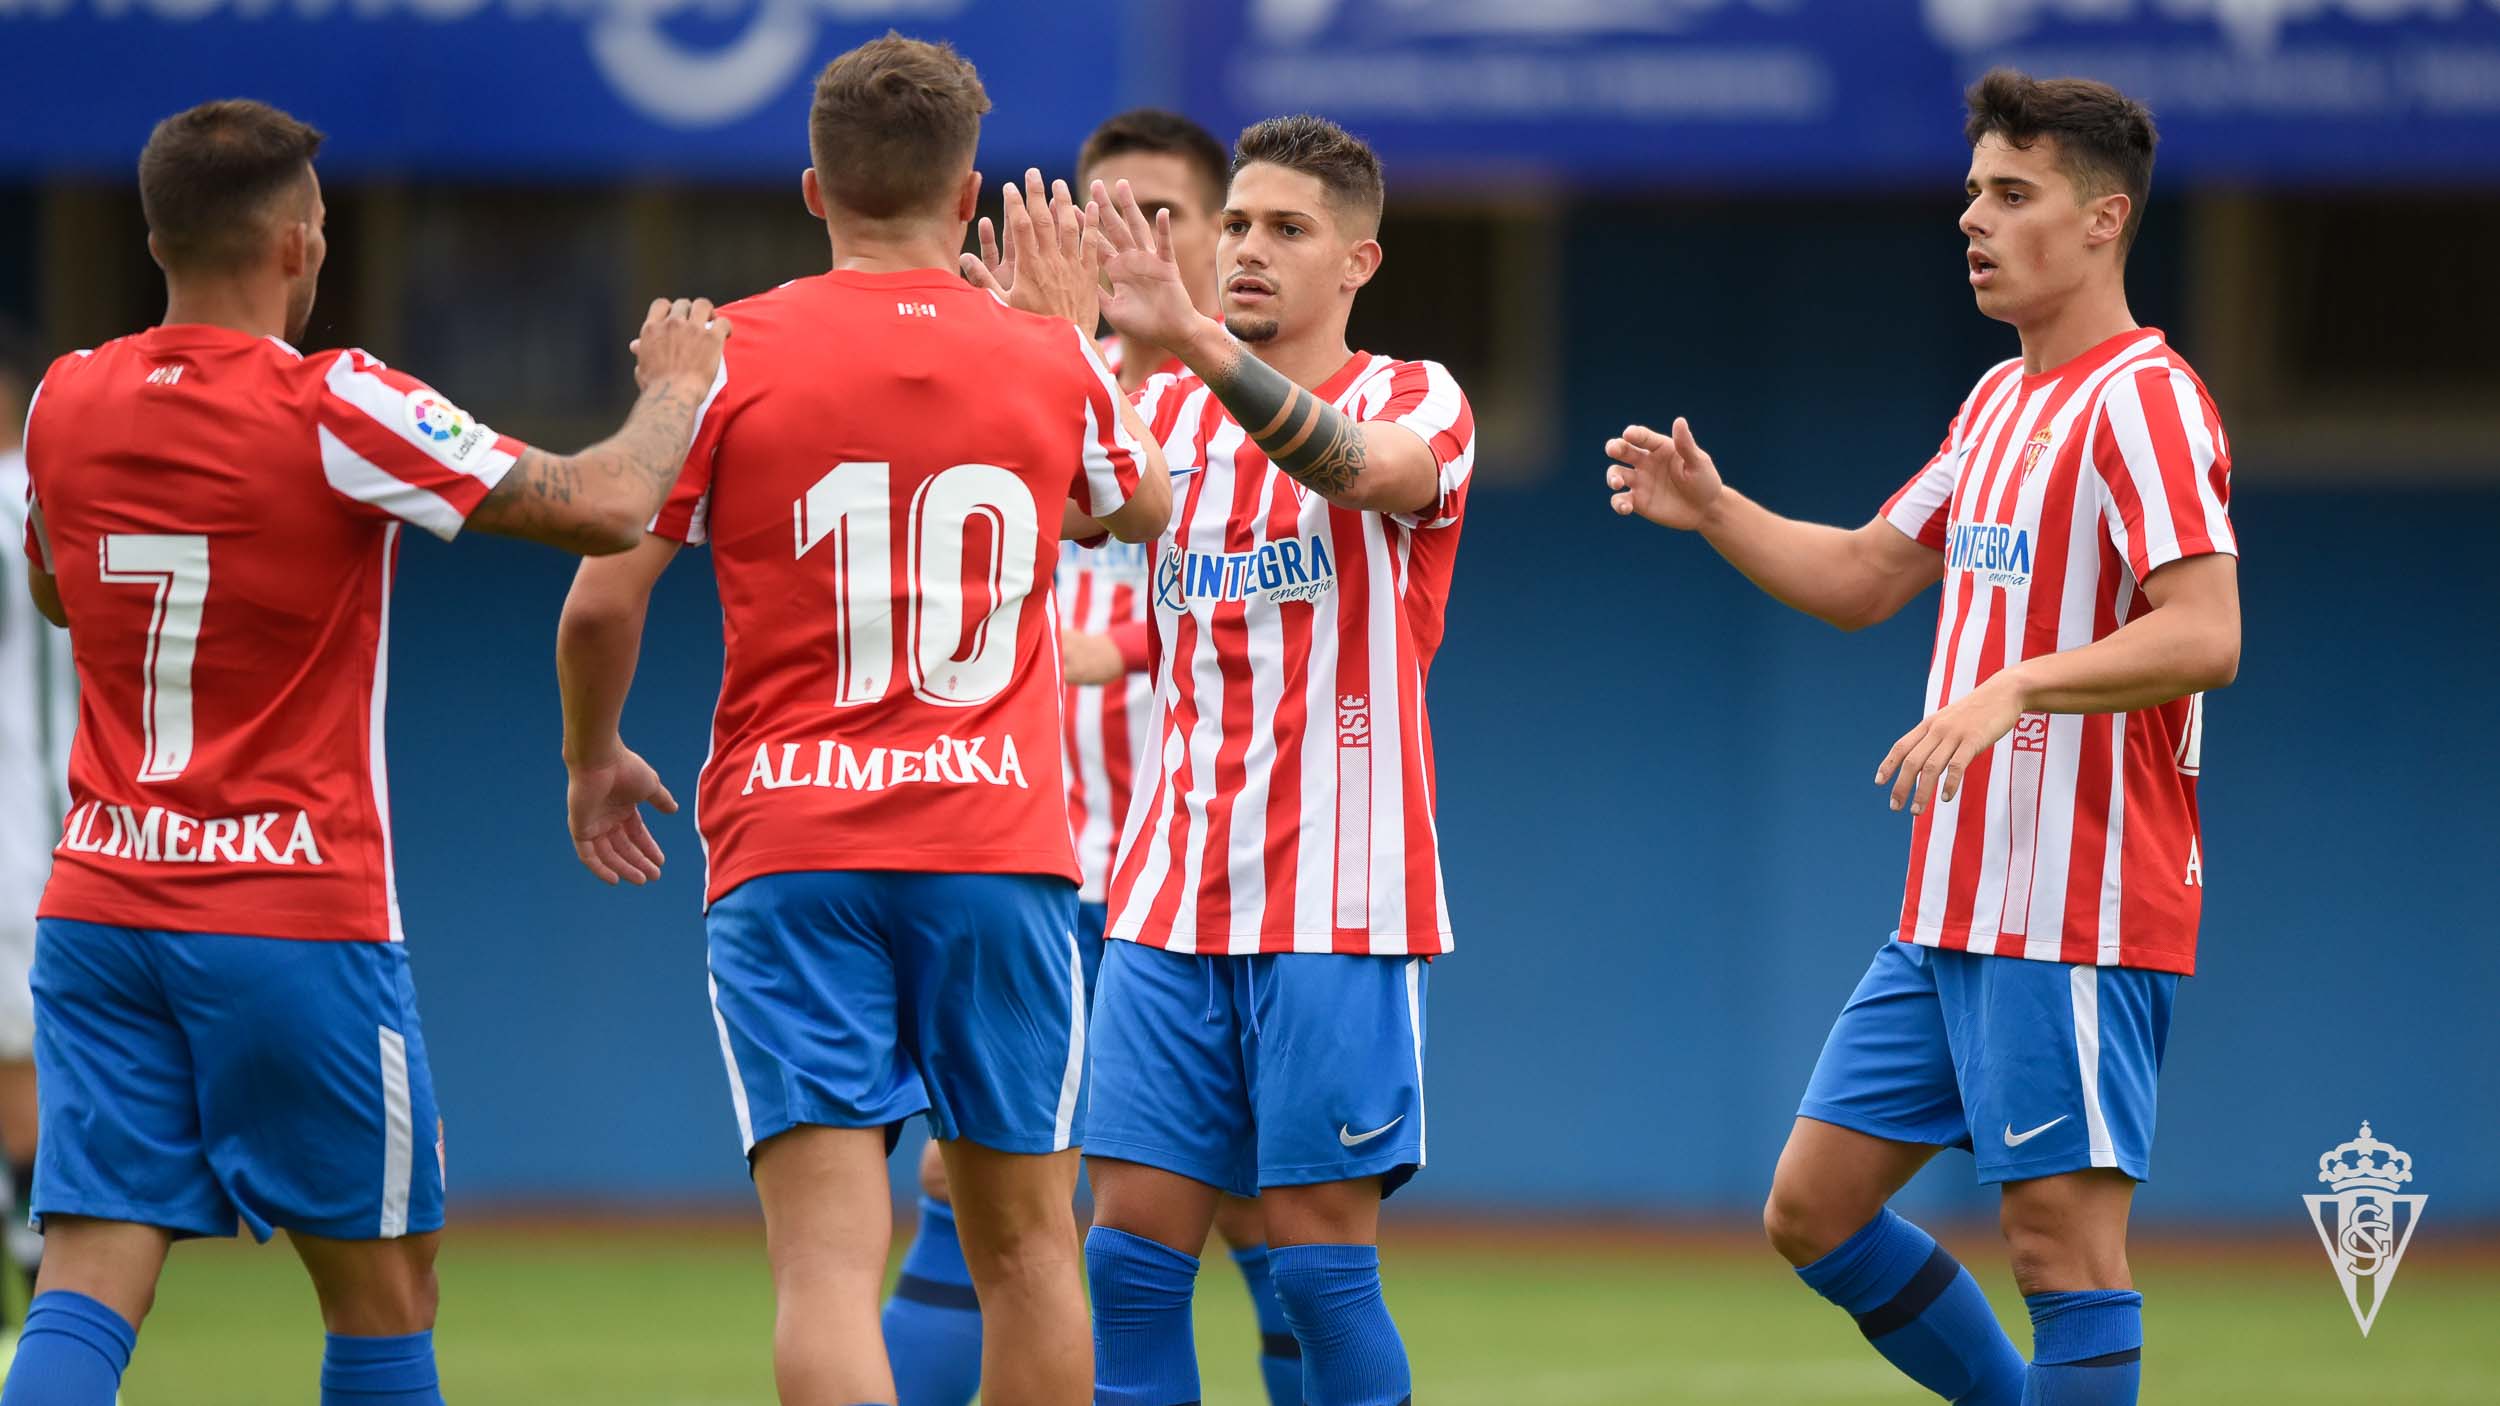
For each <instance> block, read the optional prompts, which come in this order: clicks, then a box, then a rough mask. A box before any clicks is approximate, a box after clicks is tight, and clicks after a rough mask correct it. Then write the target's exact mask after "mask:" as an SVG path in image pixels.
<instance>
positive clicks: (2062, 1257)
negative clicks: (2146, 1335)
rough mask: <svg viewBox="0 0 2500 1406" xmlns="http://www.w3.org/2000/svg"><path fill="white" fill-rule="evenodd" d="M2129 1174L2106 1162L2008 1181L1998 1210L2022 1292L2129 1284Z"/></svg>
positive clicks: (2132, 1183) (2131, 1198)
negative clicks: (2082, 1168)
mask: <svg viewBox="0 0 2500 1406" xmlns="http://www.w3.org/2000/svg"><path fill="white" fill-rule="evenodd" d="M2135 1187H2136V1183H2135V1179H2134V1178H2133V1177H2130V1176H2128V1175H2127V1174H2126V1173H2124V1172H2122V1171H2119V1170H2117V1169H2116V1168H2112V1167H2096V1168H2091V1169H2087V1170H2084V1171H2075V1172H2060V1173H2058V1174H2056V1175H2054V1176H2045V1177H2033V1178H2030V1179H2028V1180H2024V1181H2009V1182H2007V1183H2006V1184H2005V1186H2004V1188H2003V1195H2002V1200H2001V1201H2000V1203H1999V1205H1998V1209H1997V1220H1998V1225H1999V1227H2000V1228H2001V1229H2002V1230H2003V1232H2004V1234H2005V1244H2006V1249H2007V1251H2008V1254H2009V1257H2010V1259H2011V1260H2012V1263H2013V1269H2014V1282H2015V1284H2016V1286H2017V1287H2019V1288H2020V1289H2021V1290H2022V1291H2023V1292H2024V1293H2025V1294H2050V1293H2070V1292H2074V1291H2077V1290H2083V1289H2132V1288H2134V1287H2135V1281H2134V1280H2133V1278H2132V1277H2131V1276H2130V1274H2129V1271H2128V1268H2127V1217H2128V1213H2129V1212H2130V1210H2131V1209H2132V1208H2133V1206H2134V1204H2135Z"/></svg>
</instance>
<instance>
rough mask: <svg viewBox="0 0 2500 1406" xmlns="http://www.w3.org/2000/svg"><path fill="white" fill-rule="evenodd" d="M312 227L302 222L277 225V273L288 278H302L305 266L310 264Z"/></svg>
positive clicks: (294, 221)
mask: <svg viewBox="0 0 2500 1406" xmlns="http://www.w3.org/2000/svg"><path fill="white" fill-rule="evenodd" d="M311 246H312V226H311V225H308V224H306V223H304V222H303V221H302V220H285V221H281V222H280V223H279V225H278V271H279V272H280V273H283V274H285V275H286V276H287V277H288V278H290V279H293V278H302V277H303V276H304V267H305V265H307V264H309V263H311V262H312V247H311Z"/></svg>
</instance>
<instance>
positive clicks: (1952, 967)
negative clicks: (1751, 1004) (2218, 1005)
mask: <svg viewBox="0 0 2500 1406" xmlns="http://www.w3.org/2000/svg"><path fill="white" fill-rule="evenodd" d="M2178 986H2179V978H2178V976H2177V975H2176V974H2174V973H2171V972H2155V971H2138V970H2135V969H2133V968H2128V967H2092V966H2078V965H2071V964H2068V963H2065V962H2035V961H2031V960H2028V959H2026V958H2022V957H1997V956H1986V955H1981V954H1978V953H1971V952H1957V951H1949V950H1945V949H1941V948H1934V947H1918V946H1913V945H1911V944H1909V943H1906V942H1899V941H1892V942H1886V943H1885V944H1884V947H1883V950H1882V951H1880V952H1878V953H1876V954H1875V962H1874V965H1872V966H1870V967H1868V968H1867V971H1866V976H1865V977H1864V978H1863V979H1862V980H1860V981H1859V982H1858V989H1857V991H1856V993H1855V994H1853V995H1851V996H1850V998H1849V1004H1848V1005H1847V1006H1845V1007H1843V1008H1842V1010H1841V1012H1840V1019H1839V1020H1838V1021H1837V1022H1835V1023H1834V1024H1833V1026H1832V1033H1831V1037H1830V1038H1829V1039H1828V1040H1826V1041H1825V1042H1824V1045H1823V1057H1822V1058H1821V1059H1820V1060H1818V1061H1816V1063H1815V1066H1814V1077H1813V1078H1812V1079H1810V1080H1808V1081H1807V1082H1806V1096H1805V1101H1804V1102H1803V1103H1801V1104H1799V1105H1798V1108H1797V1114H1798V1116H1799V1117H1803V1118H1813V1119H1817V1120H1819V1121H1821V1122H1825V1123H1836V1124H1838V1125H1840V1126H1841V1127H1844V1128H1854V1129H1856V1130H1857V1131H1859V1132H1862V1133H1867V1134H1869V1135H1871V1136H1874V1137H1880V1138H1889V1139H1891V1140H1893V1141H1895V1142H1921V1143H1930V1144H1933V1145H1935V1146H1939V1147H1967V1148H1970V1149H1971V1150H1972V1155H1973V1156H1974V1157H1975V1158H1976V1160H1977V1161H1978V1163H1979V1180H1980V1181H1982V1182H2006V1181H2024V1180H2027V1179H2029V1178H2032V1177H2045V1176H2055V1175H2057V1174H2058V1173H2060V1172H2074V1171H2082V1170H2084V1169H2086V1168H2090V1167H2115V1168H2117V1169H2118V1170H2120V1171H2122V1172H2125V1173H2126V1174H2127V1175H2128V1176H2131V1177H2133V1178H2135V1179H2136V1180H2137V1181H2145V1180H2148V1179H2150V1176H2151V1173H2152V1155H2153V1112H2154V1106H2155V1103H2156V1101H2157V1100H2156V1087H2157V1085H2158V1084H2159V1082H2160V1077H2161V1057H2162V1050H2163V1047H2164V1046H2165V1045H2167V1044H2168V1043H2169V1039H2170V1006H2171V1000H2172V998H2173V997H2174V996H2175V995H2176V994H2177V992H2178Z"/></svg>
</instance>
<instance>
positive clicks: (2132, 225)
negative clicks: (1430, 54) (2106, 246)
mask: <svg viewBox="0 0 2500 1406" xmlns="http://www.w3.org/2000/svg"><path fill="white" fill-rule="evenodd" d="M1965 97H1966V98H1967V99H1968V101H1969V103H1970V118H1969V120H1968V121H1966V122H1964V123H1963V124H1962V135H1963V136H1964V137H1965V138H1967V139H1968V140H1969V142H1970V144H1971V145H1972V146H1977V145H1979V142H1980V139H1981V138H1983V137H1987V136H1998V137H2002V138H2004V139H2005V141H2006V144H2007V145H2009V146H2014V147H2020V148H2029V147H2030V146H2031V144H2032V143H2034V142H2036V141H2038V140H2039V139H2040V138H2042V137H2055V138H2057V156H2058V164H2059V165H2060V166H2062V167H2064V168H2065V171H2066V178H2067V179H2068V180H2070V181H2072V182H2074V186H2075V193H2076V194H2077V195H2078V196H2080V197H2082V198H2084V199H2087V200H2090V199H2098V198H2099V197H2101V196H2104V195H2109V194H2112V193H2114V192H2119V191H2124V192H2125V193H2126V196H2127V224H2126V228H2125V229H2123V230H2121V231H2120V232H2119V235H2118V250H2119V252H2120V253H2122V254H2123V253H2125V252H2126V251H2127V249H2128V248H2129V247H2130V246H2132V245H2133V244H2134V243H2135V232H2136V229H2137V227H2138V226H2140V225H2142V224H2143V223H2144V201H2145V197H2146V196H2148V195H2150V194H2151V193H2152V189H2153V148H2154V147H2155V146H2156V145H2157V144H2159V143H2160V141H2161V133H2160V132H2158V131H2156V130H2155V129H2154V127H2153V114H2152V111H2151V109H2149V108H2147V107H2145V106H2144V104H2142V103H2140V102H2137V101H2136V100H2135V99H2133V98H2131V97H2128V96H2127V95H2126V94H2124V93H2122V92H2119V91H2118V90H2117V89H2116V88H2113V87H2111V86H2109V85H2108V84H2107V83H2101V82H2096V81H2095V80H2093V79H2089V78H2034V77H2032V76H2031V75H2030V74H2028V73H2023V72H2020V71H2018V70H2015V69H2011V68H1992V69H1990V70H1988V72H1987V73H1986V74H1985V75H1984V76H1982V77H1981V78H1980V80H1979V81H1978V82H1976V83H1973V84H1972V85H1970V92H1969V93H1967V94H1966V95H1965Z"/></svg>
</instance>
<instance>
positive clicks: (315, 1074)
mask: <svg viewBox="0 0 2500 1406" xmlns="http://www.w3.org/2000/svg"><path fill="white" fill-rule="evenodd" d="M34 990H35V1079H36V1082H37V1085H38V1086H39V1087H40V1088H41V1090H42V1100H41V1104H42V1122H41V1127H40V1132H39V1135H38V1141H37V1143H36V1151H35V1194H34V1204H33V1207H32V1210H33V1213H34V1217H35V1219H36V1221H37V1222H38V1223H40V1222H41V1221H42V1219H43V1217H45V1216H91V1217H94V1218H96V1219H99V1220H115V1221H131V1222H136V1223H138V1224H141V1225H154V1226H162V1227H163V1228H165V1229H167V1230H170V1231H172V1232H174V1233H175V1234H176V1235H232V1234H234V1233H235V1226H236V1222H237V1221H238V1220H239V1221H241V1223H242V1224H244V1225H246V1226H249V1227H250V1228H251V1232H252V1234H253V1235H254V1236H255V1237H257V1238H259V1239H262V1240H266V1239H268V1238H269V1234H270V1231H271V1229H272V1227H279V1226H283V1227H285V1228H286V1229H288V1230H294V1231H301V1232H303V1233H305V1234H308V1235H319V1236H326V1237H328V1238H330V1239H334V1240H376V1239H380V1240H388V1239H392V1238H394V1237H397V1236H401V1235H422V1234H424V1233H426V1232H428V1231H434V1230H440V1229H442V1227H443V1162H442V1123H441V1120H440V1119H439V1117H438V1116H437V1114H436V1111H435V1106H434V1076H433V1074H432V1072H431V1071H430V1070H428V1069H427V1067H426V1061H425V1036H424V1033H423V1032H422V1031H420V1030H419V1029H418V1027H417V993H416V987H415V986H414V984H413V983H411V981H410V980H409V976H408V950H407V949H406V948H405V947H402V946H401V945H399V944H398V943H388V942H300V941H294V940H290V939H285V938H274V937H227V936H220V935H216V934H211V933H189V932H159V931H153V930H146V929H139V928H119V927H100V926H97V925H96V924H93V923H80V922H72V921H70V920H67V919H62V918H45V919H43V920H41V921H40V922H39V923H37V924H36V938H35V971H34Z"/></svg>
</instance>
